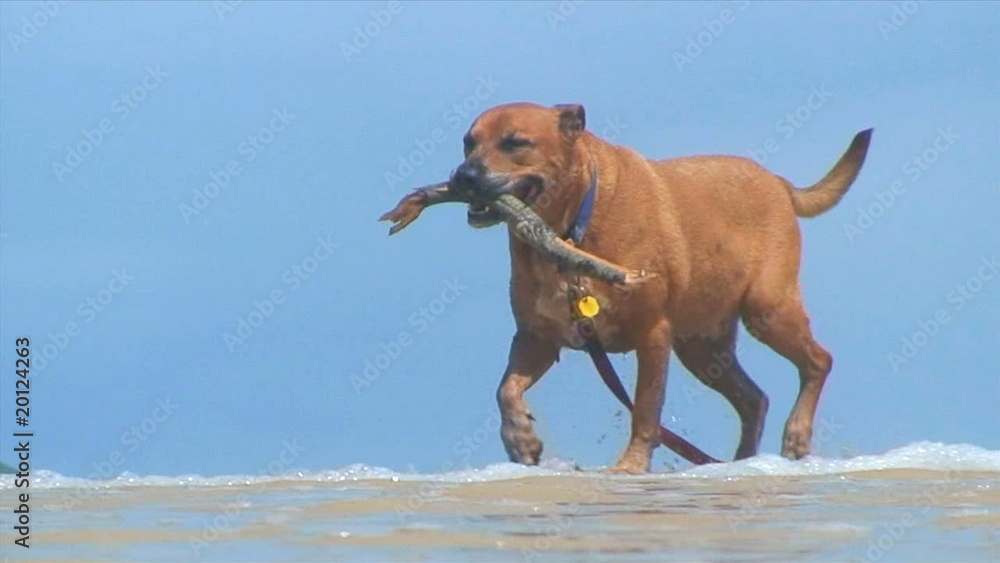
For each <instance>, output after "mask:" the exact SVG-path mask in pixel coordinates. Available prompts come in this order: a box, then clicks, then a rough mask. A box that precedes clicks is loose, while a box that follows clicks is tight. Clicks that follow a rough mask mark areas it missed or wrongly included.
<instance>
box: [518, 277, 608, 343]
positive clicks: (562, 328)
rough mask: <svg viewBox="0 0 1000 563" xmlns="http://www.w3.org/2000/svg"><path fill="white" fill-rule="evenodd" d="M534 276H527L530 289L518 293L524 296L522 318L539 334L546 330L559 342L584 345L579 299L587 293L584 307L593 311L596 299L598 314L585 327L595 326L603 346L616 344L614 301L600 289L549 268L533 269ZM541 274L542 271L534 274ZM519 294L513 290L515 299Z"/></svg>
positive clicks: (591, 327)
mask: <svg viewBox="0 0 1000 563" xmlns="http://www.w3.org/2000/svg"><path fill="white" fill-rule="evenodd" d="M533 273H535V274H536V276H532V277H533V278H534V279H532V280H530V282H529V284H527V285H529V287H531V291H530V292H525V293H527V294H522V295H521V296H520V298H521V299H523V302H522V303H521V305H522V306H523V305H527V307H523V308H522V311H521V313H522V315H520V316H522V317H523V318H522V320H524V321H527V322H528V324H529V326H531V327H532V328H533V329H534V330H536V331H537V332H538V333H540V334H548V335H550V337H552V338H554V339H557V340H559V341H560V344H561V345H562V346H565V347H568V348H574V349H581V348H583V344H584V340H583V336H581V334H580V328H579V322H580V321H581V320H582V319H583V315H582V313H581V312H580V308H579V305H578V301H579V300H580V299H581V298H584V297H587V298H588V299H589V301H588V304H589V305H590V307H587V308H585V310H586V311H588V312H590V313H593V312H595V309H594V307H593V305H594V303H595V302H596V305H597V309H598V310H597V311H596V312H597V314H596V316H594V317H593V318H592V322H588V323H587V327H588V328H587V329H585V330H596V336H597V337H598V338H599V339H600V341H601V342H602V343H603V344H605V345H606V346H611V347H617V346H618V344H617V342H618V340H619V338H620V334H619V333H620V331H619V330H618V326H617V324H616V322H615V320H614V317H615V315H614V311H615V303H614V302H613V301H612V296H609V295H608V294H607V293H606V292H605V291H602V289H600V288H597V287H595V285H596V284H592V283H591V282H590V281H589V280H587V279H586V278H584V279H577V278H576V276H574V275H572V274H566V273H558V272H556V271H555V268H553V269H552V270H551V271H546V272H544V273H542V272H533ZM537 274H541V275H537ZM517 298H518V296H517V295H516V294H515V299H517Z"/></svg>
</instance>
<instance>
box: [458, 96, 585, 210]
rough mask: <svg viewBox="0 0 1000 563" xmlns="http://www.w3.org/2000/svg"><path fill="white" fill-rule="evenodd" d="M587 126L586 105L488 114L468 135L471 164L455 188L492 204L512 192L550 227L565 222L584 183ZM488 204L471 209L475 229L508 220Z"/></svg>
mask: <svg viewBox="0 0 1000 563" xmlns="http://www.w3.org/2000/svg"><path fill="white" fill-rule="evenodd" d="M585 126H586V117H585V114H584V109H583V106H581V105H577V104H563V105H557V106H554V107H551V108H547V107H544V106H539V105H535V104H529V103H516V104H506V105H501V106H496V107H494V108H491V109H489V110H487V111H485V112H484V113H483V114H482V115H480V116H479V118H477V119H476V121H475V122H473V124H472V126H471V127H470V128H469V131H468V132H467V133H466V134H465V138H464V143H465V161H464V162H463V163H462V164H461V165H460V166H459V167H458V168H457V169H456V170H455V172H454V173H453V174H452V176H451V179H450V180H449V184H450V185H451V186H452V187H453V188H454V189H457V190H459V191H463V192H467V193H471V194H476V196H477V197H478V199H480V200H485V201H489V200H492V199H494V198H495V197H496V196H497V195H500V194H504V193H511V194H513V195H515V196H517V197H518V198H520V199H521V200H523V201H524V202H525V203H528V204H529V205H532V207H534V208H535V211H536V212H537V213H538V214H539V216H541V218H542V219H544V220H545V221H546V222H548V223H549V224H550V225H557V224H558V223H559V222H561V221H562V220H563V219H564V215H565V213H564V212H565V208H566V205H565V204H564V201H565V199H566V197H567V195H569V192H572V191H573V190H569V189H566V188H568V187H572V185H573V184H575V183H576V182H577V181H578V180H579V179H580V178H577V177H576V176H575V170H576V168H577V167H575V166H573V163H574V161H575V160H576V158H577V154H578V150H579V148H578V143H577V141H578V140H579V138H580V136H581V135H582V133H583V131H584V128H585ZM502 220H503V219H502V217H501V215H500V214H499V213H497V212H496V211H493V210H492V209H490V207H489V205H488V204H487V203H473V204H470V205H469V213H468V221H469V225H471V226H472V227H475V228H485V227H490V226H493V225H496V224H497V223H500V222H501V221H502Z"/></svg>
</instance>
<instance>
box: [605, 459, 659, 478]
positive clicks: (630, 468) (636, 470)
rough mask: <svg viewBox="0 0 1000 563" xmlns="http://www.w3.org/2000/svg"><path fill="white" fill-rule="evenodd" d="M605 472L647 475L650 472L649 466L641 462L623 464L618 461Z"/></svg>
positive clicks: (610, 473)
mask: <svg viewBox="0 0 1000 563" xmlns="http://www.w3.org/2000/svg"><path fill="white" fill-rule="evenodd" d="M603 473H605V474H607V475H645V474H646V473H649V467H648V466H646V467H643V466H642V465H641V464H623V463H621V462H618V464H617V465H615V466H614V467H609V468H608V469H605V470H604V471H603Z"/></svg>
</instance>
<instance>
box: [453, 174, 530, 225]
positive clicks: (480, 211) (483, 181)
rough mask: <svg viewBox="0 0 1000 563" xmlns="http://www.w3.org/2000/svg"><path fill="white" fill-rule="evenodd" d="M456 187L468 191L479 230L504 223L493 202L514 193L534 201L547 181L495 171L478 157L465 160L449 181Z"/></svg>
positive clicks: (472, 219) (471, 218) (470, 215)
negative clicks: (504, 195)
mask: <svg viewBox="0 0 1000 563" xmlns="http://www.w3.org/2000/svg"><path fill="white" fill-rule="evenodd" d="M448 183H449V185H451V186H452V187H453V188H454V189H456V190H458V191H459V192H461V193H464V194H467V195H468V196H469V197H470V198H471V199H472V203H470V204H469V212H468V222H469V226H471V227H473V228H476V229H483V228H486V227H492V226H493V225H497V224H499V223H501V222H503V215H501V214H500V213H498V212H497V211H495V210H493V209H491V208H490V202H491V201H493V200H495V199H496V198H498V197H500V196H501V195H503V194H508V193H509V194H513V195H515V196H517V197H518V198H519V199H520V200H521V201H523V202H525V203H527V204H529V205H530V204H532V203H534V201H535V200H536V199H537V198H538V196H539V195H540V194H541V193H542V190H543V189H544V187H545V182H544V181H543V180H542V178H541V177H540V176H537V175H534V174H529V175H527V176H522V177H519V178H514V179H511V178H510V176H508V175H506V174H493V173H491V172H490V171H489V170H487V169H486V167H485V166H484V165H483V164H482V162H481V161H479V160H478V159H472V160H467V161H465V162H463V163H462V164H461V165H460V166H459V167H458V168H456V169H455V172H454V173H452V175H451V178H450V179H449V181H448Z"/></svg>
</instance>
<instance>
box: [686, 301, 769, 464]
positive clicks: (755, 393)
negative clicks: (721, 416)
mask: <svg viewBox="0 0 1000 563" xmlns="http://www.w3.org/2000/svg"><path fill="white" fill-rule="evenodd" d="M674 352H676V353H677V357H678V358H679V359H680V360H681V363H683V364H684V367H686V368H687V369H688V371H690V372H691V373H692V374H693V375H694V376H695V377H697V378H698V380H699V381H701V382H702V383H704V384H705V385H706V386H708V387H709V388H711V389H714V390H715V391H717V392H718V393H719V394H721V395H722V396H723V397H725V398H726V400H727V401H729V404H731V405H732V406H733V408H734V409H735V410H736V413H737V414H738V415H739V417H740V424H741V430H740V443H739V446H738V447H737V448H736V459H744V458H748V457H753V456H755V455H757V450H758V448H759V447H760V438H761V435H762V434H763V433H764V419H765V417H766V416H767V404H768V401H767V395H766V394H764V392H763V391H761V389H760V387H757V385H756V384H755V383H754V382H753V380H751V379H750V376H749V375H747V373H746V372H745V371H743V367H742V366H740V362H739V360H738V359H737V358H736V322H735V319H734V322H733V323H732V324H731V326H730V327H729V328H728V330H727V331H726V333H725V334H723V335H721V336H717V337H704V336H694V337H691V338H686V339H677V340H675V341H674Z"/></svg>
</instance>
